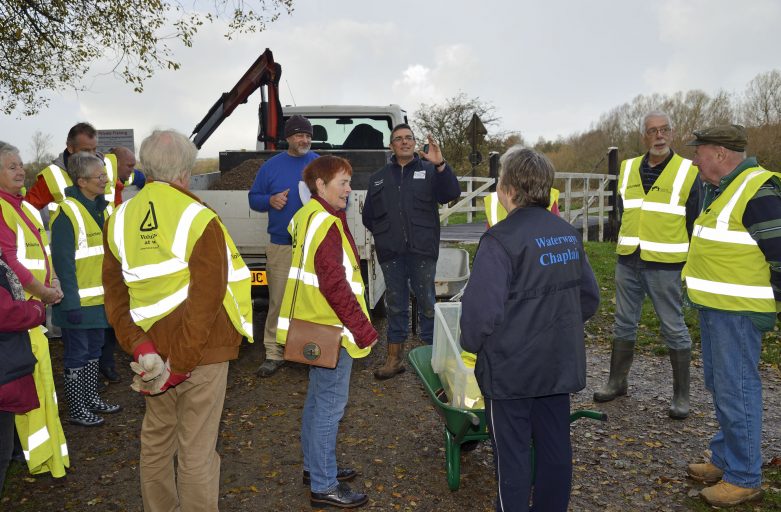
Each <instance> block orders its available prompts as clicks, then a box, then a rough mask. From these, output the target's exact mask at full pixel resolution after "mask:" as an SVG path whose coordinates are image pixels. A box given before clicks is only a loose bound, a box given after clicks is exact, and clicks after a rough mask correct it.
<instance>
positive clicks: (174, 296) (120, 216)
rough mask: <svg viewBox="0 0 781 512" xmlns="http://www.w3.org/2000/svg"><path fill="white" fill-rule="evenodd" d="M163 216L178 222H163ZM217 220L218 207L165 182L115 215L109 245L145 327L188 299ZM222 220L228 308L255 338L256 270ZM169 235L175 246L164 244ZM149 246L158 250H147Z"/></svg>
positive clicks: (238, 325)
mask: <svg viewBox="0 0 781 512" xmlns="http://www.w3.org/2000/svg"><path fill="white" fill-rule="evenodd" d="M155 205H157V207H155ZM158 219H177V221H176V223H175V225H174V223H172V222H168V223H165V224H162V223H161V224H160V225H158ZM213 219H217V220H218V222H219V218H218V217H217V214H216V213H214V212H213V211H212V210H210V209H209V208H207V207H205V206H203V205H202V204H200V203H198V202H197V201H195V200H194V199H192V198H191V197H189V196H187V195H186V194H184V193H182V192H179V191H178V190H176V189H175V188H173V187H171V186H170V185H168V184H166V183H163V182H155V183H151V184H150V186H149V187H144V189H143V190H142V191H141V192H140V193H139V194H138V195H136V196H135V197H134V198H133V199H131V200H129V201H127V202H125V203H123V204H122V205H121V206H119V208H117V209H116V211H115V213H114V214H113V215H112V216H110V217H109V224H108V233H109V247H110V249H111V251H112V253H114V255H115V256H116V257H117V259H118V260H119V261H120V262H121V265H122V275H123V279H124V281H125V283H126V284H127V286H128V291H129V295H130V315H131V317H132V319H133V321H134V322H135V323H136V324H137V325H138V326H139V327H141V328H142V329H144V330H149V328H150V327H151V326H152V325H154V323H155V322H156V321H157V320H159V319H160V318H163V317H165V316H166V315H168V314H169V313H170V312H171V311H173V310H174V309H175V308H176V307H177V306H179V305H180V304H181V303H182V302H184V301H185V300H186V299H187V297H188V289H189V282H190V270H189V263H188V262H189V259H190V253H191V251H192V248H193V246H194V245H195V244H196V242H197V241H198V239H200V237H201V235H202V234H203V230H204V229H205V227H206V225H207V224H208V223H209V222H211V221H212V220H213ZM128 223H130V224H128ZM219 225H220V228H221V229H222V231H223V235H224V237H225V242H226V252H227V258H228V262H227V263H228V272H227V284H228V289H227V290H226V292H225V296H224V298H223V307H224V308H225V310H226V313H227V314H228V317H229V318H230V320H231V323H232V324H233V326H234V327H235V328H236V330H237V331H238V332H239V333H241V334H242V335H243V336H245V337H247V338H248V340H250V341H252V302H251V299H250V272H249V269H247V267H246V265H245V264H244V261H243V259H242V258H241V256H240V255H239V253H238V250H237V249H236V246H235V244H234V243H233V240H232V239H231V238H230V235H229V234H228V232H227V230H226V229H225V226H223V225H222V223H221V222H220V223H219ZM137 226H138V227H137ZM174 226H175V227H174ZM165 240H171V242H170V246H164V245H162V243H163V241H165ZM147 245H148V246H149V248H150V249H154V250H144V247H146V246H147Z"/></svg>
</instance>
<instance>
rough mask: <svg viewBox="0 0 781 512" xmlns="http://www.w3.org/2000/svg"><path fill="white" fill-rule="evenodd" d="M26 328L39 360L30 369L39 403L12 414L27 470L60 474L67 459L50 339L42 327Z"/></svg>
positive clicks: (35, 472) (67, 461)
mask: <svg viewBox="0 0 781 512" xmlns="http://www.w3.org/2000/svg"><path fill="white" fill-rule="evenodd" d="M29 332H30V345H31V346H32V350H33V353H34V354H35V357H36V359H37V360H38V362H37V363H36V365H35V368H34V369H33V380H34V381H35V389H36V391H37V393H38V401H39V403H40V406H39V407H38V408H37V409H33V410H32V411H29V412H26V413H24V414H17V415H16V416H15V418H14V419H15V423H16V431H17V432H18V434H19V440H20V441H21V444H22V451H23V452H24V458H25V459H26V460H27V466H28V469H29V471H30V473H31V474H33V475H38V474H43V473H51V475H52V476H54V477H56V478H59V477H62V476H65V468H67V467H68V466H69V465H70V459H69V458H68V445H67V443H66V442H65V434H64V433H63V431H62V425H61V423H60V418H59V411H58V408H57V392H56V391H55V388H54V379H53V377H52V367H51V358H50V355H49V342H48V341H47V339H46V335H45V334H44V333H43V328H42V327H35V328H33V329H30V331H29Z"/></svg>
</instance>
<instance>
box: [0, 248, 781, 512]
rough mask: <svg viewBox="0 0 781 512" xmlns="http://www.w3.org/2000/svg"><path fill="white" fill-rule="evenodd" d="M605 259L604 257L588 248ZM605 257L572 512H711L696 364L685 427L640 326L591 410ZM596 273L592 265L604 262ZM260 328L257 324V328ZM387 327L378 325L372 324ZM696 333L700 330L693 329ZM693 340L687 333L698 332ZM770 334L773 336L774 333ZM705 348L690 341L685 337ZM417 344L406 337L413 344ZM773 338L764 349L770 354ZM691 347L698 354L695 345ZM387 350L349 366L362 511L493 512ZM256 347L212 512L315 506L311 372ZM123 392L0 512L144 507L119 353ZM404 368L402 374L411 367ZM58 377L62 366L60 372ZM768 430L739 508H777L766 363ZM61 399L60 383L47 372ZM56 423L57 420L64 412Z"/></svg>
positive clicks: (233, 376) (351, 431) (243, 364)
mask: <svg viewBox="0 0 781 512" xmlns="http://www.w3.org/2000/svg"><path fill="white" fill-rule="evenodd" d="M596 249H600V248H596ZM600 252H604V254H605V256H604V257H603V256H600V254H598V253H597V251H595V247H594V244H591V246H590V247H589V253H590V254H589V256H590V258H591V261H592V264H593V265H594V267H595V269H596V271H597V274H598V276H599V279H600V285H601V286H602V293H603V306H602V307H601V308H600V311H599V312H598V313H597V316H596V317H595V318H594V319H593V320H592V321H591V322H590V323H589V325H588V326H587V333H588V338H587V343H588V352H587V355H588V379H587V387H586V389H584V390H583V391H581V392H580V393H578V394H576V395H574V396H573V398H572V408H573V409H577V408H587V409H595V410H601V411H604V412H606V413H607V414H608V417H609V419H608V421H607V422H604V423H603V422H597V421H593V420H588V419H581V420H579V421H577V422H575V423H573V424H572V429H571V430H572V443H573V449H574V453H573V459H574V475H573V490H572V500H571V506H570V509H571V510H573V511H582V510H583V511H592V510H593V511H602V510H607V511H616V512H618V511H634V510H654V511H656V510H658V511H677V510H684V511H685V510H695V511H705V510H709V507H706V506H705V505H704V504H702V503H701V502H700V501H699V499H698V498H697V497H696V495H697V492H698V491H699V490H700V489H701V486H700V485H699V484H696V483H695V482H692V481H690V480H687V479H686V477H685V467H686V464H687V463H688V462H691V461H696V460H698V459H700V458H702V456H703V451H704V450H705V449H706V448H707V442H708V439H709V438H710V437H711V436H712V435H713V433H714V432H715V429H716V428H717V424H716V421H715V418H714V415H713V410H712V405H711V401H710V397H709V395H708V394H707V393H706V391H705V389H704V387H703V384H702V368H701V367H700V365H699V360H698V358H697V357H695V361H694V367H693V368H692V414H691V416H690V417H689V418H688V419H686V420H685V421H675V420H671V419H669V418H668V417H667V408H668V406H669V399H670V397H671V395H672V387H671V383H670V363H669V359H668V358H667V356H666V355H664V354H659V352H663V351H662V350H660V349H659V348H658V347H659V345H660V343H659V342H658V341H653V339H654V337H655V333H656V332H657V328H656V327H655V326H654V325H653V324H652V322H651V321H650V320H646V317H645V316H644V317H643V318H644V320H641V339H642V340H644V341H643V344H642V345H641V347H640V352H639V354H638V356H637V357H636V359H635V364H634V366H633V367H632V373H631V374H630V388H629V396H627V397H624V398H620V399H617V400H615V401H614V402H611V403H607V404H594V403H593V402H592V400H591V396H592V393H593V391H594V390H595V389H596V388H597V387H598V386H599V385H600V384H601V382H602V381H603V380H604V379H605V378H606V376H607V368H608V361H609V357H610V353H609V348H608V341H609V336H610V331H611V325H612V303H611V298H612V288H611V282H610V280H609V279H608V278H607V277H605V276H606V275H607V274H606V273H609V271H610V268H611V266H610V258H611V257H612V256H610V257H609V256H607V255H609V253H610V250H609V248H608V249H607V250H605V251H600ZM602 259H604V260H605V264H604V268H600V266H601V265H602V264H601V260H602ZM262 322H263V318H262V317H261V316H259V317H258V318H256V332H257V331H258V329H257V324H259V325H260V326H262ZM376 324H377V327H378V331H380V332H383V331H384V319H382V318H380V319H376ZM690 327H691V328H693V329H696V322H695V324H694V325H693V326H690ZM693 334H694V333H693ZM775 334H776V335H777V333H775ZM693 337H694V338H695V339H699V337H698V336H696V335H695V336H693ZM417 343H418V342H416V341H413V343H412V344H413V346H414V345H416V344H417ZM777 343H778V340H775V341H774V342H770V343H768V346H769V347H770V348H772V347H773V346H777ZM696 348H697V347H696ZM51 351H52V357H53V367H54V368H55V369H56V368H62V361H61V358H62V345H61V342H60V341H59V340H52V341H51ZM383 355H384V349H383V348H378V349H376V350H375V351H374V352H373V353H372V354H371V355H370V356H369V357H368V358H366V359H363V360H357V361H356V362H355V364H354V366H353V376H352V382H351V388H350V402H349V404H348V407H347V410H346V413H345V417H344V419H343V421H342V424H341V429H340V433H339V441H338V444H337V450H338V460H339V462H340V463H341V464H346V465H351V466H353V467H355V468H357V469H358V470H359V472H360V475H359V476H358V478H357V479H356V480H355V481H354V485H355V486H356V487H358V488H360V489H361V490H362V491H363V492H366V493H368V495H369V498H370V501H369V503H368V504H367V505H366V507H364V509H363V510H376V511H389V510H400V511H406V510H409V511H432V512H433V511H437V512H439V511H445V512H447V511H490V510H494V499H495V485H494V475H493V460H492V455H491V448H490V445H489V444H488V443H481V445H480V446H478V448H477V449H476V450H475V451H473V452H470V453H465V454H463V455H462V457H461V486H460V489H459V490H458V491H455V492H451V491H450V490H449V489H448V486H447V479H446V475H445V455H444V441H443V423H442V421H441V420H440V418H439V416H438V415H437V413H436V411H435V409H434V407H433V405H432V404H431V402H430V401H429V399H428V396H427V395H426V394H425V393H424V391H423V388H422V386H421V384H420V382H419V380H418V378H417V376H416V375H415V374H414V372H413V371H412V370H411V369H408V371H407V372H405V373H403V374H401V375H400V376H398V377H396V378H394V379H391V380H389V381H385V382H378V381H376V380H374V378H373V377H372V374H371V371H372V369H373V368H374V367H375V366H377V365H379V364H380V363H381V361H382V357H383ZM262 360H263V346H262V343H255V344H254V345H245V346H243V347H242V350H241V354H240V358H239V360H238V361H235V362H233V363H232V365H231V371H230V374H229V378H228V390H227V397H226V401H225V411H224V414H223V420H222V431H221V436H220V440H219V447H218V450H219V452H220V453H221V455H222V475H221V477H222V482H221V487H220V491H221V492H220V510H222V511H236V512H238V511H248V510H252V511H287V510H291V511H298V510H310V506H309V499H308V489H307V487H306V486H304V485H302V483H301V455H300V449H299V441H298V439H299V428H300V419H301V408H302V406H303V403H304V398H305V395H306V386H307V370H306V368H304V367H302V366H294V365H286V366H284V367H282V368H281V369H280V371H279V372H278V373H277V374H276V375H274V376H273V377H271V378H268V379H260V378H258V377H256V376H255V369H256V368H257V366H258V365H259V364H260V362H261V361H262ZM118 363H119V366H120V367H121V372H122V377H123V382H122V383H120V384H112V385H110V387H109V388H108V391H107V394H108V397H109V398H110V399H111V400H112V401H115V402H118V403H121V404H122V406H123V408H124V409H123V411H121V412H120V413H119V414H116V415H113V416H111V417H107V418H106V420H107V421H106V424H105V425H104V426H102V427H97V428H84V427H75V426H72V425H68V424H65V425H64V428H65V433H66V436H67V440H68V448H69V452H70V455H71V469H70V470H69V472H68V476H67V477H66V478H65V479H61V480H53V479H51V478H49V477H47V476H43V477H30V476H29V475H28V474H27V472H26V471H24V470H23V468H22V466H20V465H19V464H16V463H14V464H13V465H12V468H11V472H10V473H9V476H8V479H7V485H6V489H5V493H4V497H3V499H2V501H0V510H8V511H12V510H13V511H20V512H39V511H44V510H50V511H55V510H57V511H59V510H68V511H95V512H98V511H133V512H136V511H141V510H142V506H141V498H140V495H139V484H138V454H139V441H138V433H139V429H140V425H141V419H142V417H143V400H142V399H141V398H140V397H139V396H137V395H135V394H134V393H133V392H132V391H131V390H130V388H129V382H130V376H131V372H130V369H129V367H128V363H129V359H128V358H127V356H125V355H120V356H119V359H118ZM408 368H409V365H408ZM55 372H56V370H55ZM761 373H762V378H763V386H764V399H765V411H764V412H765V423H764V432H763V443H762V446H763V460H764V461H765V463H766V467H765V468H764V469H763V473H764V479H765V482H764V487H765V491H766V492H765V500H764V502H763V503H762V504H761V505H757V506H744V507H742V508H738V509H737V510H740V511H754V510H761V511H765V510H781V492H780V491H779V490H778V488H779V487H781V467H779V464H780V462H779V461H780V460H781V459H779V457H781V450H779V446H780V441H781V403H780V402H781V400H780V398H781V376H779V371H778V366H777V363H776V364H772V363H771V364H767V363H765V364H763V367H762V370H761ZM55 381H56V384H57V387H58V392H59V394H60V396H62V395H63V394H62V392H61V389H62V388H61V385H62V379H61V377H60V375H57V374H55ZM63 414H64V413H63Z"/></svg>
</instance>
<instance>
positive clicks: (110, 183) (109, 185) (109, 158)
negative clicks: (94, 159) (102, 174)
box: [103, 154, 117, 215]
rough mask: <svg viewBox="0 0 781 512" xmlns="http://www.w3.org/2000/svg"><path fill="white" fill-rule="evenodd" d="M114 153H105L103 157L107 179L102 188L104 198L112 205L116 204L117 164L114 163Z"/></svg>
mask: <svg viewBox="0 0 781 512" xmlns="http://www.w3.org/2000/svg"><path fill="white" fill-rule="evenodd" d="M116 158H117V157H116V155H111V154H108V155H105V156H104V157H103V166H104V167H105V168H106V176H108V180H107V181H106V188H105V189H104V191H103V193H104V196H103V197H105V198H106V202H108V204H110V205H112V206H116V205H117V203H116V190H117V189H116V182H117V172H116V169H117V165H116ZM109 215H111V212H109Z"/></svg>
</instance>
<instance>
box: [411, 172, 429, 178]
mask: <svg viewBox="0 0 781 512" xmlns="http://www.w3.org/2000/svg"><path fill="white" fill-rule="evenodd" d="M412 179H413V180H425V179H426V171H415V174H413V175H412Z"/></svg>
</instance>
